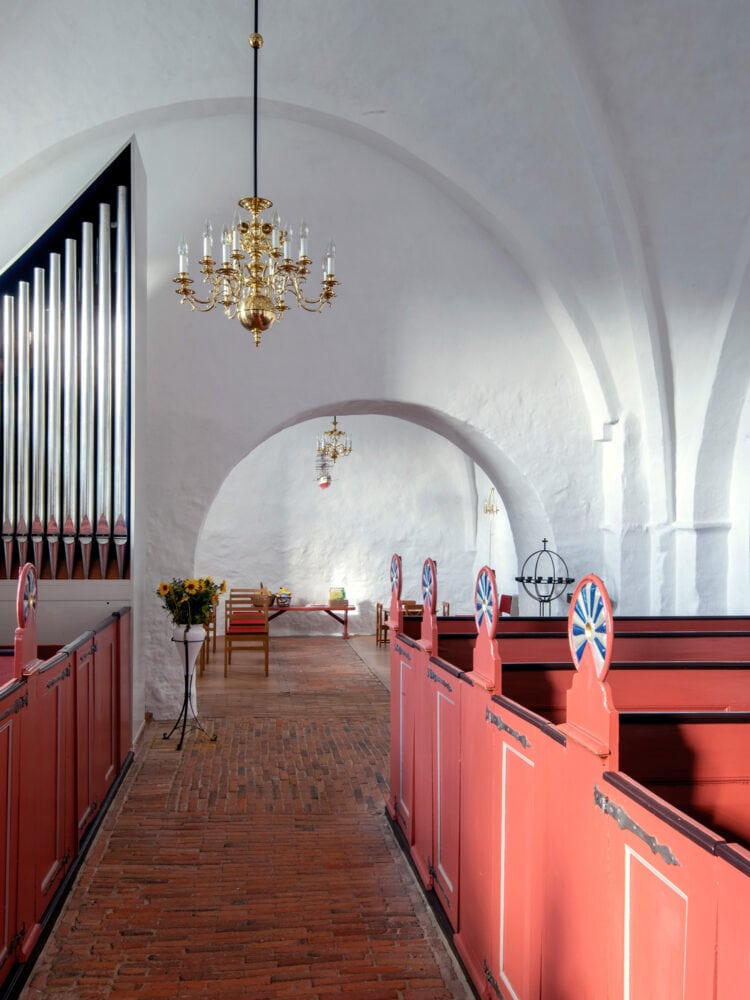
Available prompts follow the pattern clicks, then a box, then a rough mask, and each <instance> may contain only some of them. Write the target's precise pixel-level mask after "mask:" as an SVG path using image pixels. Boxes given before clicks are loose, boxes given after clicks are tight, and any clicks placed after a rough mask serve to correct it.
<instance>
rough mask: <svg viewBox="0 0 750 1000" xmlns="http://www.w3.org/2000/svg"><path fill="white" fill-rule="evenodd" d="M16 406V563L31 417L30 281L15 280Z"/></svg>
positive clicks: (22, 555) (24, 538) (25, 530)
mask: <svg viewBox="0 0 750 1000" xmlns="http://www.w3.org/2000/svg"><path fill="white" fill-rule="evenodd" d="M17 304H18V327H17V329H18V344H17V347H18V408H17V411H16V413H17V418H16V446H17V453H16V462H17V465H16V490H17V493H16V503H17V505H18V520H17V521H16V542H17V544H18V562H19V564H20V565H21V566H23V565H24V563H25V562H26V558H27V552H28V546H29V508H30V503H31V498H30V496H29V480H30V478H31V435H30V433H29V431H30V418H31V402H30V388H31V386H30V381H29V374H30V371H31V361H30V357H29V338H30V336H31V324H30V321H29V283H28V281H19V282H18V303H17Z"/></svg>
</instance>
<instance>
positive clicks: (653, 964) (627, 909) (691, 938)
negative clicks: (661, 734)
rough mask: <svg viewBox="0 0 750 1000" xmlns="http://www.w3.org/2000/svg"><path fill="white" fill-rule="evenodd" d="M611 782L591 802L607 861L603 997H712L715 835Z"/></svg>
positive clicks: (631, 785) (627, 784)
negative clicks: (601, 829)
mask: <svg viewBox="0 0 750 1000" xmlns="http://www.w3.org/2000/svg"><path fill="white" fill-rule="evenodd" d="M613 778H614V787H613V784H612V783H611V782H610V781H608V782H607V783H606V784H602V785H601V786H600V788H599V792H600V793H601V795H604V796H605V799H606V801H605V799H604V798H601V797H599V799H598V801H599V803H600V808H601V809H602V817H601V818H602V822H603V823H604V824H605V826H606V836H607V841H608V845H607V849H608V858H609V873H608V876H607V879H606V882H605V891H606V893H607V897H608V899H609V901H610V906H609V908H608V911H607V920H608V928H607V930H608V933H607V940H609V942H610V962H609V965H610V969H609V991H610V992H609V994H608V995H609V996H612V997H622V998H623V1000H641V998H642V997H644V996H654V997H659V998H660V1000H661V998H663V1000H672V998H674V1000H678V998H679V1000H703V998H705V997H713V996H714V981H715V975H716V967H715V963H716V956H715V951H714V948H715V942H716V934H717V926H716V920H717V917H716V910H717V904H716V869H715V861H716V859H715V856H714V854H715V851H716V848H717V846H718V844H719V843H720V838H719V837H718V836H717V835H716V834H714V833H713V832H712V831H710V830H709V829H708V828H707V827H704V826H701V825H700V824H698V823H695V822H694V821H692V820H690V818H689V817H687V816H685V815H684V814H680V813H678V812H677V811H676V810H671V809H670V808H669V807H668V806H667V805H666V803H665V802H664V801H663V800H662V799H660V798H659V797H658V796H657V795H654V794H653V793H650V792H648V791H647V790H646V789H645V788H643V786H640V785H637V784H636V783H635V782H631V781H630V779H625V781H620V775H619V774H618V773H615V775H613ZM629 790H633V791H634V792H635V794H636V795H637V800H636V798H634V797H632V796H631V795H629V794H628V791H629ZM666 817H673V818H674V822H667V821H665V818H666ZM709 956H710V959H709ZM735 995H737V996H739V995H740V994H735Z"/></svg>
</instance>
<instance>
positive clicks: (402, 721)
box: [395, 650, 418, 845]
mask: <svg viewBox="0 0 750 1000" xmlns="http://www.w3.org/2000/svg"><path fill="white" fill-rule="evenodd" d="M396 657H397V674H396V676H397V687H396V689H395V693H396V698H397V706H398V708H397V740H398V744H397V745H398V751H397V768H396V774H397V791H396V793H395V811H396V821H397V822H398V825H399V826H400V827H401V830H402V831H403V833H404V836H405V837H406V841H407V843H408V844H409V845H411V844H412V843H413V842H414V717H415V710H416V699H417V696H418V689H417V684H416V677H415V671H414V665H413V663H412V661H411V660H409V659H406V658H405V656H404V655H403V653H402V652H400V651H399V650H397V651H396Z"/></svg>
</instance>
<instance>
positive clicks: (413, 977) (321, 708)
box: [21, 637, 473, 1000]
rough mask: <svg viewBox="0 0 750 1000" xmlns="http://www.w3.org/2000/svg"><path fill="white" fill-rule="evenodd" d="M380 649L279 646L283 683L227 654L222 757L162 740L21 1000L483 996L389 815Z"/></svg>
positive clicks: (207, 719) (211, 674) (147, 738)
mask: <svg viewBox="0 0 750 1000" xmlns="http://www.w3.org/2000/svg"><path fill="white" fill-rule="evenodd" d="M366 641H367V643H368V645H367V651H368V653H369V650H370V647H372V650H373V651H374V649H375V641H374V639H373V638H372V637H368V638H367V640H366ZM363 642H365V640H364V639H359V640H355V641H354V642H352V643H349V642H343V641H342V640H341V638H340V637H336V638H278V639H273V641H272V644H271V665H270V676H269V677H267V678H266V677H264V676H263V668H262V664H261V665H260V666H259V657H258V654H255V653H253V652H244V653H243V654H241V655H235V656H234V657H233V662H232V666H231V667H230V672H229V678H228V679H226V680H225V679H224V677H223V676H222V673H223V667H222V652H221V649H220V648H219V649H218V650H217V653H216V654H215V655H213V656H212V658H211V662H210V664H209V665H208V668H207V670H206V673H205V674H204V676H203V677H202V678H201V679H200V680H199V682H198V698H199V714H200V717H201V720H202V722H203V723H204V725H205V726H206V729H207V730H208V732H209V733H211V734H213V733H215V734H216V735H217V737H218V738H217V741H216V742H215V743H211V742H209V741H208V740H207V739H206V738H205V737H204V736H202V735H201V734H200V733H196V734H193V735H190V736H189V737H187V738H186V741H185V746H184V748H183V750H182V751H181V752H176V751H175V741H174V738H173V739H172V740H171V741H169V742H167V741H164V740H163V739H162V733H163V732H164V729H165V726H164V723H163V722H160V723H156V722H152V723H151V724H150V725H149V726H148V727H147V729H146V733H145V735H144V737H143V738H142V740H141V742H140V744H139V746H138V748H137V752H136V760H135V763H134V764H133V766H132V768H131V769H130V772H129V773H128V775H127V777H126V779H125V781H124V783H123V786H122V787H121V789H120V791H119V793H118V796H117V798H116V800H115V802H114V803H113V805H112V807H111V809H110V812H109V814H108V815H107V817H106V818H105V820H104V823H103V825H102V828H101V830H100V832H99V834H98V836H97V839H96V841H95V842H94V844H93V845H92V848H91V850H90V852H89V855H88V858H87V860H86V862H85V865H84V867H83V869H82V871H81V873H80V875H79V878H78V880H77V882H76V884H75V885H74V887H73V889H72V891H71V894H70V896H69V898H68V900H67V902H66V904H65V907H64V909H63V912H62V914H61V917H60V919H59V921H58V924H57V926H56V928H55V930H54V931H53V932H52V934H51V936H50V939H49V941H48V942H47V946H46V948H45V950H44V952H43V954H42V956H41V958H40V960H39V961H38V963H37V965H36V968H35V969H34V971H33V973H32V975H31V977H30V979H29V983H28V984H27V986H26V988H25V990H24V991H23V993H22V994H21V995H22V997H23V998H26V1000H31V998H34V1000H38V998H42V997H44V998H45V1000H50V998H55V1000H58V998H59V1000H63V998H73V997H75V998H87V997H97V998H99V997H102V996H109V995H114V996H117V997H122V998H127V997H133V998H141V1000H151V998H170V1000H175V998H176V1000H181V998H192V997H212V998H216V997H221V998H222V1000H235V998H236V1000H240V998H242V1000H248V998H250V1000H274V998H276V997H292V996H293V997H296V998H302V1000H318V998H328V997H341V996H349V997H356V998H357V1000H391V998H393V1000H401V998H403V1000H463V998H471V997H472V996H473V993H472V991H471V989H470V988H469V986H468V985H467V984H466V980H465V978H464V976H463V974H462V973H461V971H460V969H459V968H458V967H457V964H456V962H455V960H454V958H453V956H452V954H451V952H450V949H449V948H448V946H447V944H446V943H445V941H444V939H443V937H442V935H441V933H440V931H439V929H438V927H437V924H436V923H435V920H434V918H433V916H432V913H431V911H430V909H429V907H428V905H427V904H426V902H425V901H424V897H423V896H422V893H421V890H420V889H419V887H418V885H417V883H416V881H415V878H414V876H413V874H412V872H411V869H410V868H409V865H408V863H407V861H406V860H405V858H404V856H403V854H402V852H401V850H400V849H399V847H398V846H397V844H396V842H395V840H394V837H393V834H392V833H391V830H390V828H389V825H388V822H387V820H386V818H385V815H384V808H385V801H386V798H387V795H388V783H387V782H388V777H387V776H388V753H389V734H388V724H389V695H388V691H387V688H386V687H385V686H384V684H383V683H382V681H381V680H380V679H379V676H380V677H385V676H386V672H385V663H387V653H386V654H382V653H380V654H378V655H377V656H375V657H370V656H369V655H368V653H363V656H364V659H363V658H361V657H360V656H358V655H357V652H356V651H355V648H356V647H357V646H359V644H360V643H363ZM219 643H221V640H219ZM361 648H363V649H364V647H361ZM365 659H366V660H367V663H366V662H365ZM368 663H372V667H371V666H369V665H368ZM167 728H169V727H167Z"/></svg>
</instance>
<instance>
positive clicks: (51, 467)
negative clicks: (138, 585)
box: [0, 185, 130, 579]
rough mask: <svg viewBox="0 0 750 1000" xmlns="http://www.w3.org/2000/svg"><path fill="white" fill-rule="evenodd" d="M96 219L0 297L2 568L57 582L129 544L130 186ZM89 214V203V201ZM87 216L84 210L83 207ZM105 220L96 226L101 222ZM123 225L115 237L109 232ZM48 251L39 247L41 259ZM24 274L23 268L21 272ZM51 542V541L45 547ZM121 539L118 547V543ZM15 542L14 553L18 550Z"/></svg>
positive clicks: (103, 570) (103, 566) (105, 561)
mask: <svg viewBox="0 0 750 1000" xmlns="http://www.w3.org/2000/svg"><path fill="white" fill-rule="evenodd" d="M113 203H114V205H113V206H110V204H109V203H107V202H105V201H101V202H100V203H99V204H98V208H97V214H98V218H97V219H96V221H90V220H87V219H85V216H84V220H83V221H82V220H81V218H80V217H79V218H78V220H77V222H76V224H75V231H74V232H71V233H68V234H66V235H65V238H64V245H62V246H60V247H59V249H60V250H62V251H64V253H60V252H58V250H57V249H55V248H54V245H52V246H51V249H50V252H49V253H48V255H47V261H48V263H47V265H46V267H41V266H33V268H31V267H30V268H29V272H28V275H29V276H28V279H27V278H25V277H24V276H23V272H21V275H22V276H21V280H19V281H18V282H17V286H16V287H14V289H13V293H6V294H4V295H3V296H2V303H1V312H0V319H1V320H2V331H1V336H0V346H1V347H2V366H1V367H0V386H1V388H2V420H3V423H2V432H1V434H0V444H1V446H2V484H1V490H0V496H1V498H2V511H1V517H0V522H1V525H2V541H3V556H4V571H5V576H6V577H7V578H12V577H13V575H14V569H17V564H16V559H17V560H18V565H22V564H23V563H25V562H26V561H27V553H28V548H29V542H30V541H31V546H32V555H33V561H34V563H35V565H36V568H37V572H38V573H39V575H40V576H42V577H44V576H48V577H51V578H52V579H56V578H57V576H58V565H59V549H60V542H61V541H62V544H63V547H64V552H65V571H66V574H67V577H68V579H72V578H73V577H74V576H83V577H84V578H89V576H90V575H91V568H92V567H91V550H92V545H93V541H94V536H95V537H96V542H97V549H98V553H99V560H98V562H99V567H98V568H99V572H100V575H101V577H102V578H106V577H107V576H108V570H109V563H110V555H111V553H112V551H114V553H115V555H116V557H117V559H116V561H117V573H118V575H119V577H120V578H123V577H124V576H125V575H126V560H127V553H128V547H129V544H130V531H129V523H128V520H129V490H130V435H129V419H130V412H129V397H130V240H129V191H128V188H127V187H126V186H125V185H120V186H119V187H117V189H116V191H114V190H113ZM85 211H86V212H88V211H89V209H88V208H86V209H85ZM82 214H83V213H82ZM95 227H96V228H95ZM113 230H114V238H113V237H112V231H113ZM39 259H40V257H39V254H38V253H37V254H36V256H35V257H33V262H34V264H36V262H37V261H38V260H39ZM14 277H15V275H14ZM45 541H46V550H45ZM113 546H114V548H113ZM14 549H15V550H16V551H14Z"/></svg>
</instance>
